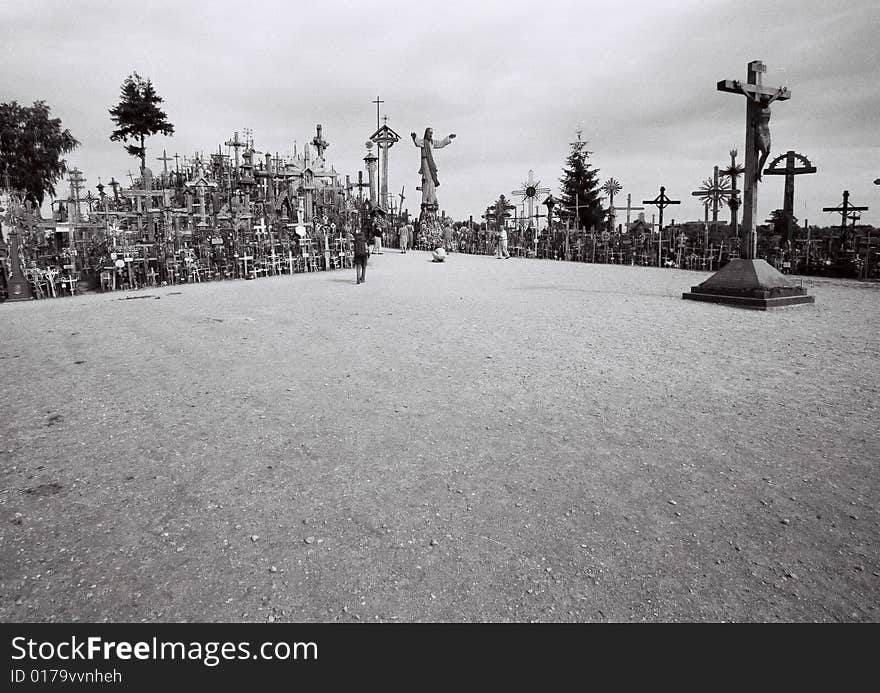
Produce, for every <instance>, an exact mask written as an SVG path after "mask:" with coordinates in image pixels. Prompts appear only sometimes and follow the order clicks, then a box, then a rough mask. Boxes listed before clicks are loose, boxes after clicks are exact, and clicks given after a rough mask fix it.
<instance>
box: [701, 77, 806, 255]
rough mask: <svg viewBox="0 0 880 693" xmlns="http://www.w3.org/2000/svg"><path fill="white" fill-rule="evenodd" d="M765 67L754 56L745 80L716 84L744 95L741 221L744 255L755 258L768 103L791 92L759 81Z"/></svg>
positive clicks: (767, 144)
mask: <svg viewBox="0 0 880 693" xmlns="http://www.w3.org/2000/svg"><path fill="white" fill-rule="evenodd" d="M766 71H767V66H766V65H764V63H762V62H761V61H760V60H753V61H752V62H750V63H749V64H748V73H747V74H748V79H747V81H746V83H745V84H743V83H742V82H740V81H739V80H736V79H723V80H721V81H720V82H718V84H717V88H718V91H724V92H727V93H729V94H741V95H744V96H745V97H746V160H745V176H744V178H745V182H744V184H743V220H742V225H743V235H744V236H745V241H746V242H745V248H746V258H747V259H749V260H753V259H755V255H756V253H757V236H756V234H755V219H756V217H757V214H758V182H759V181H760V180H761V168H762V167H763V165H764V162H765V161H766V160H767V156H768V155H769V154H770V104H771V103H773V102H774V101H777V100H779V101H785V100H787V99H790V98H791V93H790V92H789V91H788V89H786V88H785V87H765V86H764V85H763V84H761V75H762V73H764V72H766Z"/></svg>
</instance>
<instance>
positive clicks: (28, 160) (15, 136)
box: [0, 101, 79, 205]
mask: <svg viewBox="0 0 880 693" xmlns="http://www.w3.org/2000/svg"><path fill="white" fill-rule="evenodd" d="M78 145H79V142H77V141H76V139H75V138H74V137H73V135H71V134H70V130H62V129H61V119H60V118H50V117H49V106H47V105H46V102H45V101H35V102H34V105H33V106H31V107H28V106H20V105H19V104H17V103H16V102H15V101H13V102H12V103H3V104H0V187H3V186H7V187H10V188H12V189H17V190H23V191H25V192H26V193H27V197H28V199H30V200H32V201H34V202H36V203H37V205H41V204H42V203H43V198H44V197H45V196H46V193H48V194H49V195H55V183H56V182H57V181H58V179H59V178H61V176H63V175H64V173H65V171H67V162H65V161H64V159H63V158H61V157H62V156H63V155H64V154H67V153H68V152H71V151H73V150H74V149H75V148H76V147H77V146H78Z"/></svg>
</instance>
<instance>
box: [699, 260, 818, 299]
mask: <svg viewBox="0 0 880 693" xmlns="http://www.w3.org/2000/svg"><path fill="white" fill-rule="evenodd" d="M682 298H685V299H688V300H690V301H708V302H710V303H726V304H727V305H731V306H738V307H740V308H753V309H756V310H767V309H769V308H780V307H782V306H792V305H798V304H801V303H814V302H815V300H816V299H815V298H814V297H813V296H807V290H806V289H804V288H803V287H800V286H795V285H794V284H792V283H791V282H790V281H789V280H788V279H787V278H786V277H785V276H784V275H783V274H781V273H780V272H778V271H777V270H775V269H774V268H773V267H771V266H770V265H768V264H767V262H766V261H764V260H743V259H736V260H731V261H730V262H729V263H728V264H726V265H725V266H724V267H723V268H721V269H720V270H719V271H718V272H716V273H715V274H713V275H712V276H711V277H709V278H708V279H707V280H706V281H704V282H703V283H702V284H698V285H697V286H694V287H691V290H690V292H688V293H684V294H682Z"/></svg>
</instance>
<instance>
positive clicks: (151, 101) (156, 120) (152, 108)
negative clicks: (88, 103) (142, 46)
mask: <svg viewBox="0 0 880 693" xmlns="http://www.w3.org/2000/svg"><path fill="white" fill-rule="evenodd" d="M160 103H162V97H161V96H159V95H158V94H157V93H156V90H155V89H154V88H153V83H152V82H151V81H150V80H149V79H146V80H145V79H143V78H141V76H140V75H139V74H138V73H137V72H134V73H132V74H130V75H129V76H128V77H127V78H126V79H125V82H123V83H122V94H121V96H120V100H119V103H118V104H117V105H116V106H115V107H114V108H111V109H110V115H111V116H113V122H114V123H116V125H117V126H118V127H117V129H116V130H114V131H113V134H112V135H110V141H112V142H119V141H122V142H128V140H129V139H134V140H135V141H139V142H140V146H136V145H132V144H126V145H125V151H126V152H128V153H129V154H131V155H132V156H136V157H139V158H140V160H141V171H142V172H143V170H144V168H146V159H147V148H146V147H145V146H144V138H145V137H148V136H150V135H155V134H156V133H159V132H161V133H162V134H163V135H173V134H174V126H173V125H172V124H171V123H169V122H168V120H167V118H168V116H166V115H165V112H164V111H162V110H161V109H160V108H159V104H160Z"/></svg>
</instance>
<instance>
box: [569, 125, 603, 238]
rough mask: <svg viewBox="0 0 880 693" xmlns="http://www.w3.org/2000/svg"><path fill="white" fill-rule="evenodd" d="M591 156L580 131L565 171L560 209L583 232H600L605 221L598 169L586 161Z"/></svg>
mask: <svg viewBox="0 0 880 693" xmlns="http://www.w3.org/2000/svg"><path fill="white" fill-rule="evenodd" d="M591 153H592V152H589V151H587V143H586V142H585V141H584V140H582V139H581V131H580V130H578V138H577V142H572V143H571V152H569V155H568V158H567V159H566V160H565V164H566V167H565V168H564V169H563V171H562V178H561V179H560V181H559V182H560V184H561V186H562V188H561V192H562V194H561V195H560V199H559V203H558V206H557V209H558V213H559V214H560V216H562V217H564V218H568V219H575V208H576V207H577V221H578V224H579V226H580V228H582V229H589V228H591V227H595V228H597V229H598V228H601V227H602V222H603V220H604V218H605V212H604V210H603V209H602V202H601V195H600V191H599V169H597V168H593V167H592V165H591V164H590V163H589V162H588V161H587V159H588V158H589V156H590V154H591Z"/></svg>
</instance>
